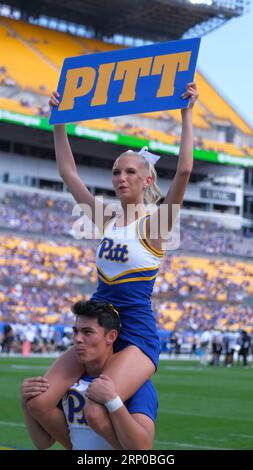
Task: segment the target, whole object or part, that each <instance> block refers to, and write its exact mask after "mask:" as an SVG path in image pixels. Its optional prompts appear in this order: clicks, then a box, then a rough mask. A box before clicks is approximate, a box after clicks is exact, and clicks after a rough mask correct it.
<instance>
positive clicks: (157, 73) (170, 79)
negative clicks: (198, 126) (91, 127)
mask: <svg viewBox="0 0 253 470" xmlns="http://www.w3.org/2000/svg"><path fill="white" fill-rule="evenodd" d="M199 44H200V39H199V38H193V39H185V40H180V41H173V42H164V43H159V44H152V45H150V46H141V47H135V48H131V49H123V50H122V49H121V50H114V51H112V52H102V53H97V54H91V55H83V56H78V57H69V58H67V59H65V61H64V63H63V67H62V71H61V76H60V80H59V85H58V93H59V94H60V104H59V106H58V107H54V108H53V109H52V112H51V117H50V121H49V122H50V124H60V123H65V122H73V121H83V120H86V119H97V118H102V117H109V116H119V115H126V114H137V113H145V112H152V111H161V110H165V109H177V108H186V107H187V106H188V102H189V99H186V100H183V99H182V97H181V95H182V93H184V91H185V89H186V85H187V83H189V82H192V81H193V79H194V72H195V67H196V62H197V56H198V50H199Z"/></svg>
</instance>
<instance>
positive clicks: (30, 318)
mask: <svg viewBox="0 0 253 470" xmlns="http://www.w3.org/2000/svg"><path fill="white" fill-rule="evenodd" d="M0 241H1V243H0V285H1V288H0V321H2V322H7V323H9V322H16V321H17V322H21V323H22V322H24V323H26V322H30V323H31V322H32V323H49V324H62V325H66V326H67V325H70V324H71V323H72V314H71V311H70V307H71V305H72V304H73V303H74V302H75V301H77V300H78V299H80V297H81V298H88V297H89V295H90V294H91V292H92V291H93V290H94V289H95V285H96V272H95V245H94V243H92V245H90V244H89V243H88V242H83V243H81V244H79V245H76V246H75V244H74V243H70V242H69V241H66V240H65V241H57V242H56V241H52V240H51V241H50V240H46V239H43V240H42V239H41V240H39V239H29V238H26V237H25V238H20V237H17V236H16V237H14V236H12V235H8V236H4V235H2V236H1V237H0ZM252 293H253V266H252V264H250V263H248V262H245V261H242V260H239V259H236V258H234V259H229V260H228V259H225V258H222V259H216V258H214V257H212V258H210V257H209V258H207V257H204V256H203V255H202V256H201V257H200V255H198V257H194V256H189V255H188V256H186V255H180V254H175V253H172V252H168V254H167V255H166V256H165V258H164V260H163V262H162V266H161V270H160V272H159V275H158V278H157V282H156V285H155V288H154V296H153V307H154V311H155V312H156V316H157V322H158V326H159V328H161V329H163V330H167V331H169V330H174V329H178V328H179V329H183V330H192V331H198V330H202V329H205V328H207V327H208V328H210V327H211V328H219V329H224V328H229V329H231V330H233V331H235V330H239V329H241V328H248V329H253V308H252V304H251V303H250V302H251V301H252Z"/></svg>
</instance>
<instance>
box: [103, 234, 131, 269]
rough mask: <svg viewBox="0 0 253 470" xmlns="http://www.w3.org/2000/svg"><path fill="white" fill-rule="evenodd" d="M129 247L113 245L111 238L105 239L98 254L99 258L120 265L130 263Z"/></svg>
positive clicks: (119, 244) (118, 244)
mask: <svg viewBox="0 0 253 470" xmlns="http://www.w3.org/2000/svg"><path fill="white" fill-rule="evenodd" d="M127 255H128V246H127V245H121V243H117V244H116V245H115V244H114V243H113V240H112V239H111V238H103V240H102V242H101V244H100V250H99V253H98V256H99V258H105V259H109V260H111V261H116V262H120V263H126V262H127V261H128V256H127Z"/></svg>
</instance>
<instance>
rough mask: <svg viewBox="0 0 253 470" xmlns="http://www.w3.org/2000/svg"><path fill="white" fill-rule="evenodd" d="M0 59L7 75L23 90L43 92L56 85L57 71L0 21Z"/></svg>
mask: <svg viewBox="0 0 253 470" xmlns="http://www.w3.org/2000/svg"><path fill="white" fill-rule="evenodd" d="M0 58H1V59H0V61H1V66H4V67H5V68H6V71H7V74H8V76H9V77H10V78H11V79H13V80H15V82H16V83H17V84H18V85H19V86H20V87H21V88H22V89H24V90H33V91H36V92H38V93H42V94H43V93H45V92H47V93H48V91H49V90H53V89H54V88H55V87H56V86H57V82H58V78H59V73H58V71H56V70H55V68H54V67H53V66H52V65H50V64H49V63H48V62H47V61H46V60H44V59H43V58H42V57H41V56H40V55H39V54H38V53H37V52H36V51H35V50H34V49H31V48H29V47H28V46H27V44H26V43H24V42H23V41H22V40H20V38H19V37H18V36H17V34H15V33H14V32H13V31H11V30H8V27H7V26H4V25H3V21H2V20H1V22H0Z"/></svg>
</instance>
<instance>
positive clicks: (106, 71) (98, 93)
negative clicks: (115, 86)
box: [91, 62, 116, 106]
mask: <svg viewBox="0 0 253 470" xmlns="http://www.w3.org/2000/svg"><path fill="white" fill-rule="evenodd" d="M115 64H116V62H111V63H109V64H101V65H100V67H99V70H98V81H97V86H96V90H95V94H94V96H93V98H92V100H91V106H99V105H102V104H106V103H107V99H108V89H109V85H110V81H111V76H112V72H113V70H114V67H115Z"/></svg>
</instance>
